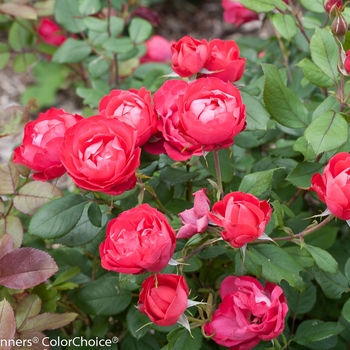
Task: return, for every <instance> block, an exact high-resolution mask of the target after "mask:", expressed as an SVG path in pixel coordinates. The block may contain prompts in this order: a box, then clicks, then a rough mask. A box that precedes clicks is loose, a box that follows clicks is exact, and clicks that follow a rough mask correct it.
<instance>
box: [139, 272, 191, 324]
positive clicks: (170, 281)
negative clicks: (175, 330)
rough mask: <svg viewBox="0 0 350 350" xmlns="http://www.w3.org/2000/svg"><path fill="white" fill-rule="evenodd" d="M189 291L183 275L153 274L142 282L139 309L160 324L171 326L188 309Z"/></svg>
mask: <svg viewBox="0 0 350 350" xmlns="http://www.w3.org/2000/svg"><path fill="white" fill-rule="evenodd" d="M188 293H189V292H188V286H187V283H186V280H185V278H184V277H183V276H179V275H174V274H169V275H165V274H162V275H152V276H149V277H148V278H146V279H145V280H144V281H143V283H142V289H141V293H140V297H139V302H138V309H139V311H141V312H142V313H143V314H145V315H147V316H148V317H149V318H150V320H151V321H152V322H153V323H155V324H157V325H158V326H171V325H173V324H175V323H176V322H177V321H178V319H179V317H180V316H181V315H182V314H183V313H184V311H185V310H186V308H187V298H188Z"/></svg>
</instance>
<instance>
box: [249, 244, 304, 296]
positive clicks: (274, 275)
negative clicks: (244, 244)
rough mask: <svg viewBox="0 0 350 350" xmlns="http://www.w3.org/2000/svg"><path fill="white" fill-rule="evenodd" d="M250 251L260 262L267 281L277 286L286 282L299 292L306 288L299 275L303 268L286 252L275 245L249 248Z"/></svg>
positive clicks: (260, 245)
mask: <svg viewBox="0 0 350 350" xmlns="http://www.w3.org/2000/svg"><path fill="white" fill-rule="evenodd" d="M248 250H249V251H250V252H251V253H252V254H254V255H255V256H256V257H257V258H258V259H259V260H260V263H261V266H262V277H264V278H265V279H266V280H268V281H270V282H273V283H277V284H279V283H280V282H281V280H285V281H287V282H288V283H289V284H290V285H291V286H292V287H294V288H295V289H297V290H303V289H304V288H305V283H304V281H303V279H302V278H301V277H300V275H299V272H300V271H301V270H302V267H301V266H300V265H299V264H297V263H296V262H295V261H294V259H292V257H291V256H290V255H289V254H288V253H287V252H286V251H285V250H283V249H282V248H280V247H278V246H275V245H274V244H269V245H268V244H257V245H254V247H252V246H248ZM258 277H259V276H258Z"/></svg>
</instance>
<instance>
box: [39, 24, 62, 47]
mask: <svg viewBox="0 0 350 350" xmlns="http://www.w3.org/2000/svg"><path fill="white" fill-rule="evenodd" d="M37 30H38V34H39V35H40V37H41V38H42V40H43V41H44V42H45V43H47V44H49V45H53V46H61V45H62V44H63V43H64V42H65V41H66V39H67V37H66V36H65V35H63V34H61V33H62V29H61V28H60V26H59V25H58V24H56V23H55V22H53V21H52V20H51V19H49V18H42V19H41V20H40V22H39V24H38V28H37Z"/></svg>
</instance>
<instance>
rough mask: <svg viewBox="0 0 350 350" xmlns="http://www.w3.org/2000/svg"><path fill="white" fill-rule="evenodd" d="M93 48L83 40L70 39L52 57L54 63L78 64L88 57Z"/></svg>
mask: <svg viewBox="0 0 350 350" xmlns="http://www.w3.org/2000/svg"><path fill="white" fill-rule="evenodd" d="M90 53H91V47H90V46H89V45H88V44H87V43H86V42H85V41H82V40H75V39H72V38H68V39H67V40H66V41H65V42H64V43H63V44H62V45H61V46H60V47H59V48H58V50H57V51H56V52H55V53H54V55H53V56H52V62H57V63H78V62H81V61H82V60H84V59H85V58H86V57H88V56H89V55H90Z"/></svg>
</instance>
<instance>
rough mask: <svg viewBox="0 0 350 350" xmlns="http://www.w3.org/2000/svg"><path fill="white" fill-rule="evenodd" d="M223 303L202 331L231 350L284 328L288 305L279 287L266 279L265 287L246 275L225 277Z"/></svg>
mask: <svg viewBox="0 0 350 350" xmlns="http://www.w3.org/2000/svg"><path fill="white" fill-rule="evenodd" d="M220 296H221V299H222V303H221V304H220V305H219V308H218V309H217V310H216V311H215V312H214V315H213V318H212V320H211V321H210V322H208V323H206V324H205V325H204V332H205V333H206V334H207V335H208V336H211V335H213V338H212V339H213V340H214V341H215V342H216V343H217V344H219V345H223V346H226V347H229V348H230V350H250V349H253V348H254V347H255V346H256V345H258V343H259V342H260V340H264V341H267V340H271V339H274V338H276V337H277V336H279V335H280V334H281V333H282V332H283V329H284V319H285V317H286V314H287V312H288V305H287V302H286V298H285V296H284V294H283V290H282V288H280V287H279V286H277V285H275V284H273V283H270V282H267V283H266V285H265V288H263V287H262V285H261V284H260V283H259V281H258V280H256V279H255V278H252V277H248V276H242V277H235V276H229V277H226V278H225V279H224V280H223V281H222V283H221V286H220Z"/></svg>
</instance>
